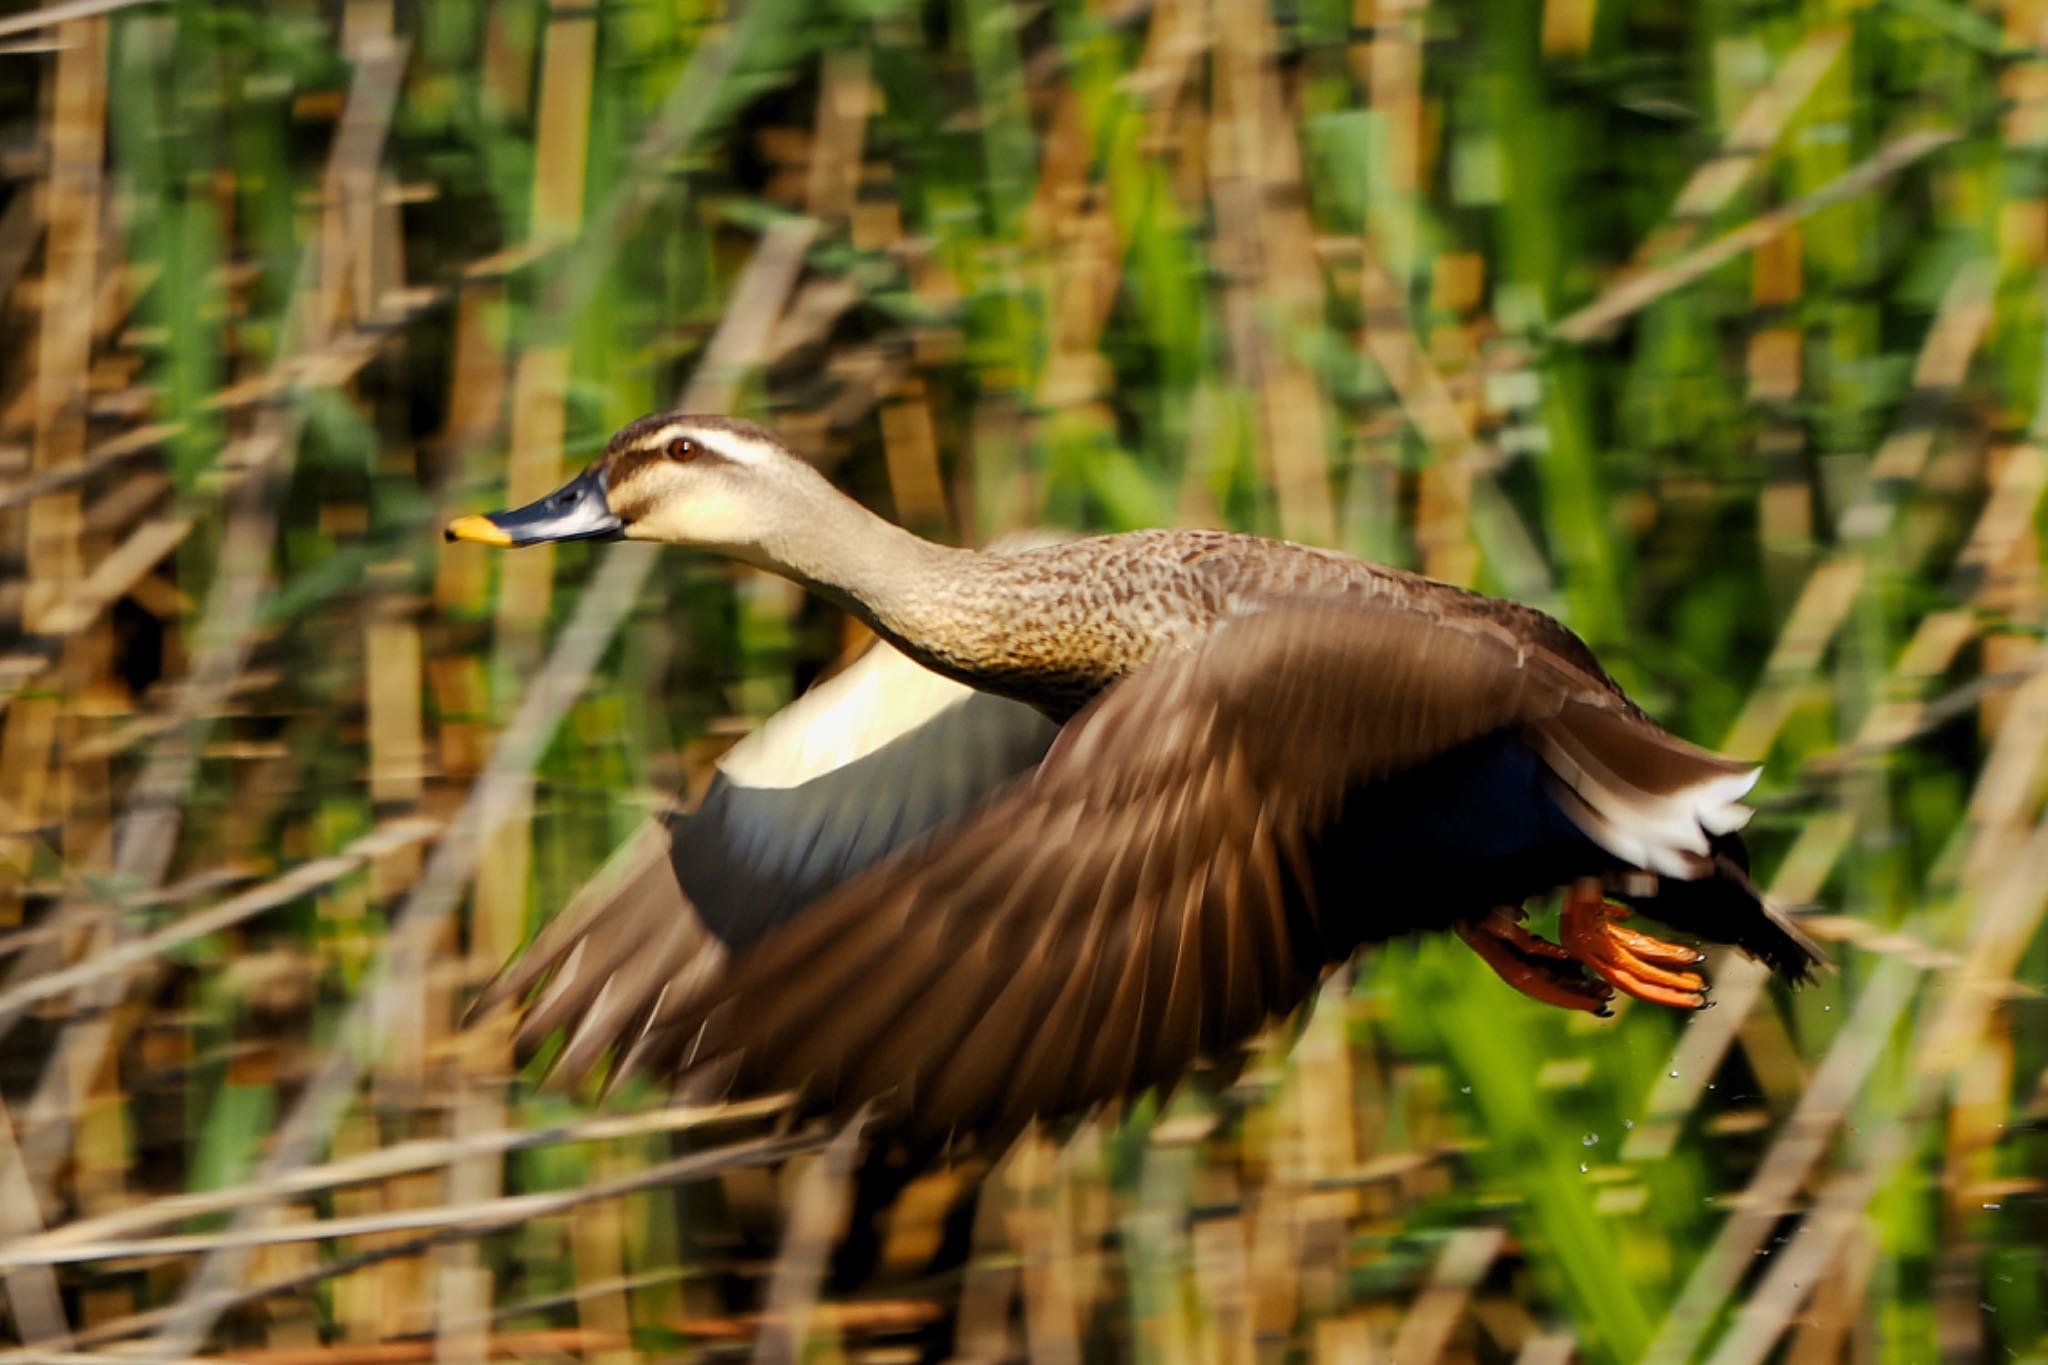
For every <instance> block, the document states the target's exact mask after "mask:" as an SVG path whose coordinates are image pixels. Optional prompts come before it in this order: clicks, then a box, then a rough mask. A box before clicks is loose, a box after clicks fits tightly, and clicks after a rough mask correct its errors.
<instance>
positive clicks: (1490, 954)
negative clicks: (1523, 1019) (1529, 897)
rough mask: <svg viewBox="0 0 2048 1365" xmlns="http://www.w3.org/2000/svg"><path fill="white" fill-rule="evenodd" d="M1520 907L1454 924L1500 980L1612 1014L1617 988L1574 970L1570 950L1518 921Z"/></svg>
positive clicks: (1536, 996)
mask: <svg viewBox="0 0 2048 1365" xmlns="http://www.w3.org/2000/svg"><path fill="white" fill-rule="evenodd" d="M1519 913H1520V912H1519V911H1509V910H1496V911H1494V912H1493V913H1492V914H1490V915H1488V916H1487V917H1486V918H1485V919H1482V920H1476V921H1475V920H1466V921H1463V922H1461V923H1459V924H1458V925H1456V926H1455V928H1456V930H1457V934H1458V937H1459V938H1461V939H1463V940H1464V941H1465V944H1466V946H1467V947H1469V948H1471V950H1472V951H1473V952H1475V953H1477V954H1479V957H1480V960H1481V961H1483V962H1485V963H1486V965H1487V966H1489V967H1491V968H1493V970H1494V972H1495V973H1496V974H1498V975H1499V977H1500V979H1501V980H1503V981H1505V982H1507V983H1508V984H1509V985H1510V986H1513V987H1514V988H1515V989H1516V990H1518V991H1520V992H1521V993H1522V994H1524V995H1526V996H1528V997H1529V998H1530V999H1532V1000H1537V1001H1541V1002H1542V1003H1543V1004H1546V1005H1555V1006H1557V1007H1558V1008H1560V1009H1568V1010H1584V1011H1585V1012H1586V1013H1588V1014H1600V1015H1604V1014H1607V1013H1609V1010H1608V1008H1607V1002H1608V1001H1609V1000H1610V999H1612V998H1613V996H1614V988H1613V987H1612V986H1609V985H1608V984H1607V983H1606V982H1604V981H1595V980H1592V979H1590V978H1588V977H1586V976H1583V975H1581V974H1580V973H1578V972H1575V971H1573V970H1571V964H1572V963H1573V962H1574V961H1576V959H1575V958H1574V957H1573V956H1572V954H1571V953H1570V952H1568V951H1567V950H1566V949H1564V948H1561V947H1559V946H1558V945H1557V944H1555V943H1552V942H1550V941H1549V940H1548V939H1541V938H1538V937H1536V935H1534V934H1532V933H1530V932H1529V931H1528V930H1527V929H1524V928H1523V927H1522V926H1521V925H1520V924H1519V923H1517V922H1516V919H1517V916H1518V915H1519Z"/></svg>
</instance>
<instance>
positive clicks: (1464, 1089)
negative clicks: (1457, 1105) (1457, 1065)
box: [1458, 1085, 1472, 1095]
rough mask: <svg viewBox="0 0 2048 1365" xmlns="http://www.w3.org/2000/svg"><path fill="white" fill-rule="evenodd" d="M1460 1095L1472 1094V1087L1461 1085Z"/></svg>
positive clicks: (1459, 1088)
mask: <svg viewBox="0 0 2048 1365" xmlns="http://www.w3.org/2000/svg"><path fill="white" fill-rule="evenodd" d="M1458 1093H1459V1094H1460V1095H1469V1094H1471V1093H1472V1087H1471V1086H1469V1085H1461V1086H1459V1087H1458Z"/></svg>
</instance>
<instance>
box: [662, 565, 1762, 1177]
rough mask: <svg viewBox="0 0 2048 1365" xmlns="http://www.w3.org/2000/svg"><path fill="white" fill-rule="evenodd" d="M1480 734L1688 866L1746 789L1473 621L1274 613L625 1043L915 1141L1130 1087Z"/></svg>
mask: <svg viewBox="0 0 2048 1365" xmlns="http://www.w3.org/2000/svg"><path fill="white" fill-rule="evenodd" d="M1488 736H1509V737H1513V738H1515V739H1517V740H1518V741H1520V742H1523V743H1524V744H1525V748H1526V750H1529V751H1533V752H1535V753H1539V754H1541V755H1542V756H1543V762H1544V763H1545V764H1547V765H1548V766H1547V768H1546V769H1545V771H1546V773H1547V778H1546V779H1545V780H1548V781H1551V782H1553V783H1554V784H1555V786H1556V787H1557V789H1558V791H1559V792H1560V793H1562V794H1563V795H1564V796H1565V797H1566V799H1568V800H1569V801H1571V802H1573V803H1575V804H1574V806H1573V810H1574V811H1575V812H1577V814H1578V815H1580V816H1583V817H1584V819H1585V821H1586V833H1587V834H1588V835H1590V836H1591V837H1592V838H1594V839H1596V840H1597V839H1602V838H1611V839H1613V840H1614V842H1615V843H1616V844H1618V845H1622V846H1624V847H1626V848H1627V849H1629V850H1630V853H1631V854H1643V855H1645V857H1646V859H1647V860H1649V861H1659V860H1664V861H1668V862H1669V863H1671V864H1672V865H1677V864H1679V863H1680V862H1681V861H1683V860H1685V859H1693V860H1695V862H1694V863H1690V864H1687V866H1688V867H1691V868H1694V869H1695V870H1697V869H1698V867H1699V865H1700V864H1701V863H1703V862H1704V855H1705V853H1706V851H1707V847H1708V841H1707V834H1706V831H1707V830H1710V829H1712V828H1715V827H1716V826H1718V825H1724V824H1726V823H1729V822H1731V821H1733V820H1734V819H1735V818H1736V813H1735V808H1734V804H1733V803H1734V802H1735V800H1736V799H1737V798H1738V797H1739V796H1740V794H1741V793H1742V792H1743V791H1744V790H1746V789H1747V787H1748V785H1749V783H1750V781H1751V780H1752V773H1751V770H1750V769H1749V768H1748V767H1747V766H1746V765H1742V764H1737V763H1734V762H1731V761H1729V760H1726V759H1723V758H1719V757H1717V756H1715V755H1712V754H1709V753H1707V752H1705V751H1703V750H1700V749H1697V748H1695V747H1693V746H1691V745H1689V744H1686V743H1684V742H1683V741H1681V740H1678V739H1675V738H1673V737H1672V736H1670V735H1668V734H1665V733H1664V732H1663V731H1661V730H1659V729H1657V728H1656V727H1655V726H1653V725H1651V724H1649V723H1648V722H1647V721H1643V720H1641V719H1639V718H1638V717H1636V716H1635V715H1634V714H1632V712H1631V709H1630V708H1629V707H1628V705H1627V703H1626V701H1625V699H1622V698H1619V697H1617V695H1616V694H1615V693H1614V691H1613V690H1612V689H1611V688H1609V687H1608V686H1607V685H1605V683H1604V682H1603V681H1602V680H1600V679H1596V678H1593V677H1591V676H1589V675H1588V674H1587V673H1586V672H1585V671H1584V670H1582V669H1580V668H1578V667H1576V666H1575V665H1573V664H1572V663H1570V662H1568V661H1566V660H1564V659H1561V658H1559V657H1558V656H1557V655H1556V654H1554V653H1552V652H1550V651H1548V650H1546V649H1544V648H1542V647H1540V646H1538V645H1534V644H1532V643H1531V642H1530V641H1528V640H1527V639H1526V638H1524V637H1522V636H1519V635H1518V634H1517V633H1515V632H1514V631H1512V630H1510V629H1507V628H1505V627H1503V625H1502V624H1501V623H1500V622H1499V621H1497V620H1493V619H1488V618H1486V617H1484V616H1473V615H1464V616H1460V615H1443V614H1435V613H1432V612H1429V611H1422V610H1416V609H1413V608H1411V607H1408V606H1401V605H1389V604H1386V603H1378V604H1371V603H1368V604H1364V605H1360V604H1357V603H1355V602H1354V603H1347V604H1337V605H1331V604H1321V603H1310V604H1296V603H1286V604H1279V605H1275V606H1274V607H1273V608H1272V609H1271V610H1268V611H1264V612H1261V613H1259V614H1256V615H1252V616H1249V617H1246V618H1243V619H1239V620H1235V621H1233V622H1231V623H1229V624H1226V625H1224V626H1222V627H1220V628H1219V629H1218V630H1217V632H1216V633H1215V634H1214V635H1213V636H1212V637H1211V639H1210V640H1209V641H1208V642H1207V643H1206V644H1205V645H1204V646H1202V647H1200V648H1198V649H1196V650H1193V651H1190V652H1188V653H1186V654H1183V655H1178V656H1175V657H1172V658H1169V659H1167V660H1165V661H1162V662H1160V663H1158V664H1155V665H1153V666H1152V667H1150V668H1148V669H1146V670H1145V671H1143V672H1141V673H1139V674H1137V675H1135V676H1133V677H1132V678H1131V679H1129V680H1128V681H1126V682H1124V683H1122V684H1120V685H1119V686H1117V687H1116V688H1115V689H1113V690H1112V691H1111V692H1110V693H1108V694H1107V695H1106V696H1105V697H1103V698H1102V699H1100V700H1099V701H1098V702H1097V703H1096V704H1095V705H1094V706H1093V707H1092V708H1091V709H1090V710H1089V711H1087V712H1084V713H1083V714H1082V715H1081V716H1080V717H1078V718H1076V719H1075V720H1074V721H1072V722H1070V723H1069V724H1068V726H1067V728H1066V730H1065V731H1064V732H1063V733H1062V735H1061V737H1060V739H1059V740H1058V742H1057V743H1056V744H1055V745H1054V747H1053V749H1052V751H1051V752H1050V753H1049V754H1048V755H1047V757H1046V759H1045V761H1044V762H1043V763H1042V764H1040V765H1039V767H1038V768H1037V770H1036V771H1035V772H1034V773H1033V774H1032V775H1031V777H1029V778H1028V779H1025V780H1023V781H1020V782H1017V783H1014V784H1012V785H1011V786H1009V787H1007V788H1005V789H1004V790H1003V791H1002V792H1001V793H999V794H998V795H997V796H995V797H994V798H992V799H991V800H990V801H988V802H987V803H985V804H983V805H981V806H980V807H978V808H977V809H976V810H975V811H974V812H973V813H972V814H971V815H969V816H967V817H965V818H964V819H962V820H959V821H956V822H954V823H953V824H951V825H949V826H947V827H946V828H945V829H943V830H942V831H940V832H938V833H937V834H936V835H935V836H934V837H932V838H930V839H927V840H923V841H920V842H919V843H917V844H915V845H913V846H912V847H910V848H908V849H906V850H904V851H903V852H901V853H899V854H897V855H895V856H894V857H892V858H890V859H888V860H887V861H885V862H883V863H881V864H878V865H877V866H875V867H873V868H871V869H870V870H869V871H868V872H866V873H865V874H863V875H861V876H860V877H858V878H856V879H854V880H853V881H851V882H849V883H848V884H847V885H845V886H843V887H841V888H839V889H838V890H836V891H834V892H832V893H831V894H830V895H828V896H827V897H826V898H825V899H824V900H823V901H821V902H820V903H818V904H817V905H814V906H812V907H810V908H809V909H807V910H806V911H805V912H804V914H803V915H802V916H801V917H799V918H798V919H796V920H795V921H793V922H792V923H790V924H789V925H788V926H787V927H786V928H784V929H783V930H781V931H779V932H778V933H776V934H774V935H773V936H771V937H769V938H767V939H765V940H764V941H762V942H761V943H760V944H759V945H758V946H757V947H756V948H754V949H752V950H751V951H749V952H748V953H746V954H744V955H743V956H742V957H741V958H740V959H739V960H738V961H737V962H736V963H735V964H734V967H733V970H732V972H731V973H730V974H729V976H728V977H727V979H726V981H725V982H724V983H723V984H722V986H721V987H720V989H719V990H718V991H716V992H712V993H710V994H707V995H706V996H703V997H700V999H699V1000H698V1001H697V1002H695V1003H694V1004H692V1005H691V1006H689V1007H686V1008H677V1009H663V1010H658V1011H656V1013H655V1014H654V1015H653V1016H651V1017H650V1020H649V1028H648V1030H647V1031H646V1033H645V1034H643V1036H642V1038H641V1040H640V1042H639V1043H638V1044H637V1045H636V1048H637V1050H638V1051H639V1052H640V1054H641V1055H643V1056H645V1057H647V1058H649V1059H650V1060H651V1061H653V1062H655V1063H656V1064H659V1065H666V1066H674V1067H677V1068H679V1069H682V1070H683V1071H685V1072H688V1071H689V1070H690V1069H691V1068H693V1067H701V1066H712V1065H715V1066H719V1067H723V1068H726V1069H727V1070H728V1072H729V1073H730V1074H733V1075H734V1078H735V1080H736V1083H737V1087H738V1088H739V1089H742V1090H748V1091H751V1090H756V1089H762V1090H781V1089H799V1090H803V1091H805V1092H806V1094H807V1096H808V1098H809V1100H810V1102H812V1103H814V1104H817V1105H820V1106H825V1107H834V1106H849V1107H850V1106H851V1105H854V1104H858V1103H860V1102H863V1101H865V1100H867V1099H869V1098H872V1097H877V1096H888V1097H892V1098H891V1104H892V1107H893V1108H894V1111H895V1114H896V1117H897V1118H898V1120H899V1121H900V1122H902V1123H904V1124H906V1125H907V1126H909V1127H910V1128H911V1129H913V1130H915V1131H918V1132H920V1133H922V1134H923V1135H925V1136H927V1137H932V1138H939V1137H943V1136H944V1135H945V1134H947V1133H949V1132H964V1131H974V1130H995V1131H1004V1130H1007V1129H1010V1128H1013V1127H1014V1126H1016V1125H1018V1124H1020V1123H1022V1122H1024V1121H1027V1120H1028V1119H1030V1118H1031V1117H1033V1116H1042V1115H1051V1114H1059V1113H1066V1112H1073V1111H1077V1110H1082V1109H1085V1108H1087V1107H1089V1106H1091V1105H1094V1104H1096V1103H1098V1102H1101V1101H1105V1100H1109V1099H1113V1098H1116V1097H1119V1096H1124V1095H1128V1094H1131V1093H1134V1092H1137V1091H1140V1090H1143V1089H1145V1088H1146V1087H1148V1086H1150V1085H1153V1084H1155V1083H1159V1082H1162V1081H1166V1080H1169V1079H1171V1078H1172V1077H1174V1076H1176V1075H1178V1074H1179V1073H1180V1072H1181V1071H1182V1070H1183V1069H1184V1068H1185V1067H1186V1066H1187V1065H1188V1064H1189V1063H1190V1062H1192V1061H1194V1060H1195V1059H1196V1058H1198V1057H1200V1056H1205V1055H1207V1056H1215V1055H1217V1054H1219V1053H1220V1052H1222V1051H1223V1050H1225V1049H1227V1048H1229V1047H1231V1046H1233V1045H1235V1044H1237V1043H1238V1042H1240V1041H1241V1040H1243V1039H1245V1038H1247V1037H1249V1036H1250V1035H1251V1034H1252V1033H1254V1032H1255V1031H1256V1030H1257V1029H1258V1027H1259V1026H1260V1025H1261V1023H1262V1022H1263V1021H1265V1020H1267V1019H1269V1018H1271V1017H1273V1016H1275V1015H1277V1014H1280V1013H1283V1012H1285V1011H1287V1010H1289V1009H1291V1008H1292V1007H1293V1006H1295V1005H1296V1004H1297V1003H1298V1002H1299V1001H1301V1000H1302V999H1303V998H1304V997H1305V995H1306V994H1307V993H1308V992H1309V991H1310V990H1311V989H1312V988H1313V986H1314V984H1315V983H1316V981H1317V980H1318V979H1319V978H1320V976H1321V975H1322V973H1323V972H1324V971H1325V970H1326V968H1327V967H1328V966H1329V965H1330V964H1332V963H1333V962H1336V961H1339V960H1341V959H1342V958H1343V957H1345V956H1347V955H1348V954H1349V952H1350V951H1351V950H1352V948H1353V947H1355V946H1356V944H1357V943H1358V942H1359V941H1360V940H1361V938H1363V937H1367V936H1371V935H1370V932H1369V928H1368V929H1367V930H1366V931H1363V932H1362V931H1361V926H1360V925H1359V924H1358V922H1357V921H1358V919H1359V917H1360V916H1361V915H1369V914H1371V913H1373V908H1372V907H1371V906H1370V905H1362V904H1359V903H1357V900H1356V899H1355V898H1354V897H1353V895H1352V893H1353V892H1355V891H1357V890H1358V889H1359V888H1360V887H1362V886H1369V885H1370V884H1371V882H1370V879H1369V876H1366V875H1361V874H1360V871H1359V870H1357V869H1350V870H1347V868H1346V866H1345V860H1346V858H1347V852H1348V847H1347V845H1348V843H1349V839H1350V836H1351V835H1352V834H1354V833H1355V832H1356V830H1357V817H1358V811H1359V810H1360V809H1361V807H1362V806H1369V805H1371V804H1372V801H1371V799H1370V798H1371V794H1372V793H1374V792H1384V791H1385V790H1387V788H1388V785H1389V784H1390V783H1395V782H1399V781H1402V780H1405V779H1403V778H1402V775H1403V774H1406V773H1413V772H1418V771H1423V770H1425V769H1427V767H1428V765H1430V764H1432V762H1434V761H1435V760H1437V759H1438V758H1439V757H1441V756H1443V755H1446V754H1449V753H1452V752H1453V751H1460V746H1465V750H1467V751H1469V749H1470V746H1472V745H1474V744H1475V743H1478V742H1481V741H1484V740H1486V738H1487V737H1488ZM1529 766H1530V768H1531V771H1532V772H1533V771H1534V767H1535V762H1534V760H1531V761H1530V764H1529ZM1381 808H1382V809H1384V808H1385V805H1384V802H1382V803H1381ZM1686 821H1690V824H1689V825H1687V824H1686ZM1347 822H1349V824H1348V826H1347ZM1365 871H1366V872H1367V873H1369V872H1370V869H1367V870H1365ZM1333 893H1341V898H1340V894H1333Z"/></svg>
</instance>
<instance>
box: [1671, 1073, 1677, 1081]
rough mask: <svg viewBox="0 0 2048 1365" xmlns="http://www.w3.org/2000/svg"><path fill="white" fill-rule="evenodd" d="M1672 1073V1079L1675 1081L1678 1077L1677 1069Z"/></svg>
mask: <svg viewBox="0 0 2048 1365" xmlns="http://www.w3.org/2000/svg"><path fill="white" fill-rule="evenodd" d="M1670 1075H1671V1079H1672V1080H1674V1081H1675V1080H1677V1079H1678V1073H1677V1072H1676V1071H1673V1072H1671V1073H1670Z"/></svg>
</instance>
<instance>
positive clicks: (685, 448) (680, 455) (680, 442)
mask: <svg viewBox="0 0 2048 1365" xmlns="http://www.w3.org/2000/svg"><path fill="white" fill-rule="evenodd" d="M696 453H697V443H696V442H695V441H692V440H688V439H686V438H684V437H681V436H678V437H677V438H676V439H675V440H673V441H670V442H669V443H668V457H669V458H670V459H671V460H687V459H689V458H690V457H691V456H692V455H695V454H696Z"/></svg>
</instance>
